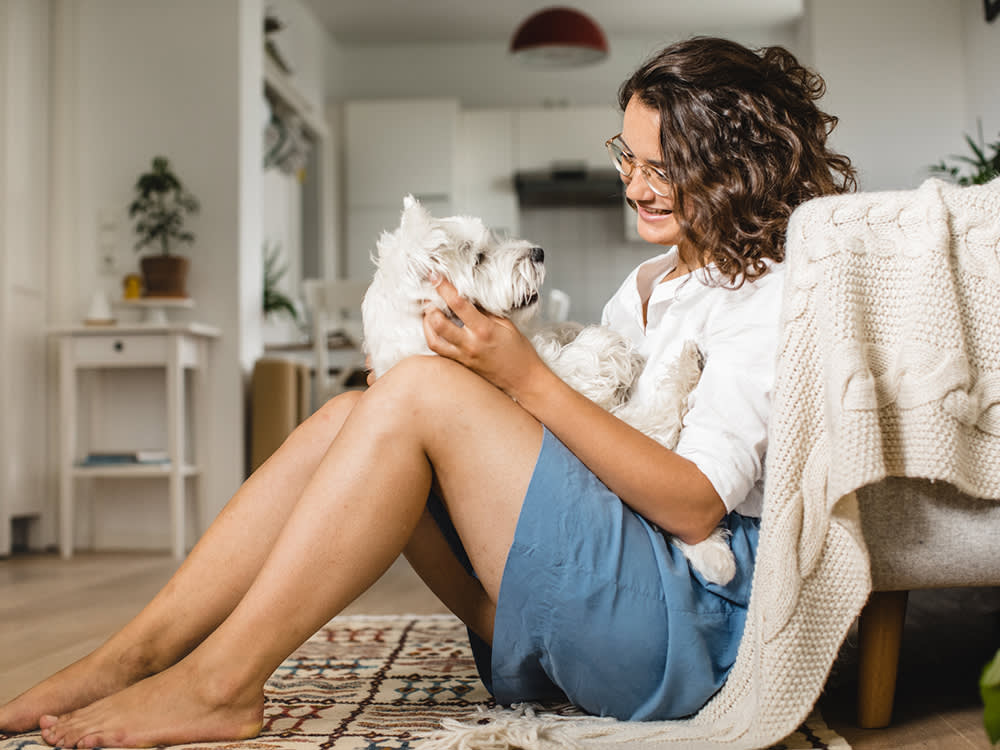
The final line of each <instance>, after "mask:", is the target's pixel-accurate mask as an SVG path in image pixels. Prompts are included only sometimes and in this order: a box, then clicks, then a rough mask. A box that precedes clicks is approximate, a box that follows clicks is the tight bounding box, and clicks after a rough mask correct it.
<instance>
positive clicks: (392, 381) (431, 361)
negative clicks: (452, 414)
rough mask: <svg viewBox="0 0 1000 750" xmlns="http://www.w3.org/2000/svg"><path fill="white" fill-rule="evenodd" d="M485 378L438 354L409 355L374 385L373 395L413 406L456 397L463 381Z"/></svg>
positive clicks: (479, 383)
mask: <svg viewBox="0 0 1000 750" xmlns="http://www.w3.org/2000/svg"><path fill="white" fill-rule="evenodd" d="M485 382H486V381H484V380H483V379H482V378H480V377H479V376H478V375H476V374H475V373H474V372H472V371H471V370H469V369H468V368H466V367H464V366H462V365H460V364H458V363H457V362H455V361H453V360H450V359H448V358H447V357H438V356H436V355H416V356H412V357H407V358H406V359H404V360H402V361H401V362H399V363H398V364H396V365H395V366H393V367H392V368H391V369H390V370H389V371H388V372H386V373H385V374H384V375H382V377H380V378H379V379H378V380H377V381H375V384H374V385H373V386H372V387H371V389H370V390H371V392H372V395H373V397H374V396H375V395H376V394H378V398H379V400H387V401H388V400H395V401H398V402H401V403H403V404H407V405H410V406H417V405H419V404H426V403H427V402H428V401H436V400H437V399H439V398H441V397H442V396H444V398H445V400H448V401H450V400H453V398H454V396H455V394H456V393H457V390H458V389H460V388H462V384H463V383H469V384H475V385H482V384H485Z"/></svg>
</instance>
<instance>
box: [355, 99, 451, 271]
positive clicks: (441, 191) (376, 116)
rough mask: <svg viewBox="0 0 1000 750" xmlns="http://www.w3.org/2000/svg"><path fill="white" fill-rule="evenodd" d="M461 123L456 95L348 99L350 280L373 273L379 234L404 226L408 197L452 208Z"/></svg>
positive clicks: (439, 210) (442, 210) (437, 208)
mask: <svg viewBox="0 0 1000 750" xmlns="http://www.w3.org/2000/svg"><path fill="white" fill-rule="evenodd" d="M458 121H459V107H458V100H456V99H379V100H352V101H348V102H345V104H344V137H345V141H346V148H345V153H344V170H345V174H346V178H347V183H346V186H345V192H346V196H347V197H346V207H347V217H346V225H347V228H346V239H347V248H346V261H347V262H346V269H347V276H348V277H349V278H367V277H370V276H371V274H372V271H373V270H374V268H373V266H372V264H371V261H370V259H369V256H370V254H371V251H372V249H373V248H374V247H375V242H376V240H377V239H378V236H379V234H380V233H381V231H383V230H386V229H393V228H394V227H396V226H398V225H399V215H400V212H401V211H402V207H403V196H405V195H407V194H412V195H413V196H414V197H415V198H417V199H418V200H419V201H420V202H421V203H423V204H424V205H425V206H426V207H427V209H428V210H429V211H431V212H432V213H435V214H437V215H447V214H451V213H453V211H452V206H453V201H454V192H455V172H456V160H455V149H456V142H457V131H458Z"/></svg>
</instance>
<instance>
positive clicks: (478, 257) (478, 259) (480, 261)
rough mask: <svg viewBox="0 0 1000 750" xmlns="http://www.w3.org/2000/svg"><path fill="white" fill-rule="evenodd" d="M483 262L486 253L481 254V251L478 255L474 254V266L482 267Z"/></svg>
mask: <svg viewBox="0 0 1000 750" xmlns="http://www.w3.org/2000/svg"><path fill="white" fill-rule="evenodd" d="M485 260H486V253H484V252H481V251H480V252H478V253H476V265H477V266H479V265H482V264H483V263H484V262H485Z"/></svg>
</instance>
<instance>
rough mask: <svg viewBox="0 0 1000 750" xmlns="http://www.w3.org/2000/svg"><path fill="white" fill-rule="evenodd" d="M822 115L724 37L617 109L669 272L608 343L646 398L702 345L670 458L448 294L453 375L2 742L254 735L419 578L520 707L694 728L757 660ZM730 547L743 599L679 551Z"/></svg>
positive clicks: (844, 182) (314, 420) (431, 382)
mask: <svg viewBox="0 0 1000 750" xmlns="http://www.w3.org/2000/svg"><path fill="white" fill-rule="evenodd" d="M822 90H823V86H822V81H821V80H820V79H819V78H818V77H817V76H815V75H813V74H811V73H809V72H808V71H806V70H805V69H803V68H802V67H800V66H799V65H798V63H797V62H796V61H795V60H794V58H793V57H792V56H791V55H790V54H789V53H787V52H785V51H784V50H781V49H777V48H772V49H768V50H765V51H764V52H763V54H761V55H758V54H756V53H754V52H751V51H750V50H747V49H745V48H744V47H742V46H740V45H737V44H734V43H732V42H728V41H724V40H719V39H693V40H689V41H685V42H681V43H678V44H675V45H672V46H670V47H668V48H667V49H665V50H664V51H662V52H661V53H660V54H658V55H657V56H655V57H654V58H652V59H651V60H650V61H649V62H647V63H646V64H645V65H643V66H642V67H641V68H640V69H639V70H638V71H637V72H636V73H635V74H634V75H633V76H632V77H631V78H630V79H629V80H628V81H626V82H625V84H624V85H623V86H622V89H621V91H620V96H619V100H620V104H621V106H622V109H623V111H624V119H623V126H622V132H621V134H620V135H619V136H616V137H615V138H612V139H611V140H610V141H609V143H608V148H609V151H610V153H611V155H612V159H613V160H614V163H615V165H616V166H617V167H618V169H619V171H620V173H621V177H622V180H623V182H624V183H625V185H626V195H627V197H628V199H629V201H630V203H631V204H632V205H633V207H634V208H635V209H636V211H637V222H638V229H639V233H640V235H641V236H642V237H643V238H644V239H646V240H647V241H649V242H651V243H654V244H657V245H662V246H664V247H665V248H669V250H667V252H666V253H665V254H663V255H659V256H657V257H656V258H654V259H652V260H651V261H648V262H647V263H644V264H643V265H641V266H640V267H639V268H637V269H636V270H635V271H634V272H633V273H632V274H631V275H630V276H629V278H628V279H627V280H626V281H625V283H624V284H623V285H622V287H621V289H620V290H619V291H618V293H617V294H616V295H615V296H614V297H613V298H612V300H611V301H610V302H609V303H608V306H607V308H606V310H605V319H606V322H607V323H608V324H610V325H612V326H614V327H616V328H617V329H619V330H620V331H622V332H623V333H625V334H627V335H629V336H631V337H633V338H634V339H635V341H636V343H637V344H638V345H639V347H640V348H641V349H642V350H643V351H644V352H645V353H646V354H647V355H648V357H649V364H648V366H647V372H653V371H654V370H655V369H656V368H657V367H659V366H662V365H663V364H664V363H667V362H669V361H670V358H671V357H672V356H674V355H676V352H677V351H678V350H679V347H680V345H681V344H682V343H683V341H684V340H687V339H694V340H695V341H696V342H697V343H698V345H699V348H700V349H701V351H702V354H703V355H704V359H705V367H704V371H703V374H702V377H701V380H700V382H699V385H698V387H697V389H696V390H695V392H694V393H693V396H692V402H691V408H690V411H689V413H688V416H687V420H686V424H685V428H684V430H683V432H682V435H681V439H680V443H679V444H678V446H677V449H676V450H675V451H670V450H667V449H666V448H663V447H662V446H660V445H659V444H658V443H656V442H654V441H653V440H651V439H649V438H647V437H645V436H644V435H642V434H641V433H639V432H637V431H636V430H634V429H632V428H631V427H629V426H627V425H626V424H624V423H623V422H621V421H620V420H618V419H617V418H615V417H614V416H612V415H610V414H608V413H606V412H604V411H602V410H601V409H599V408H597V407H596V406H594V405H593V404H592V403H591V402H589V401H588V400H586V399H585V398H583V397H582V396H580V395H579V394H577V393H576V392H575V391H573V390H571V389H570V388H569V387H567V386H566V385H565V384H563V383H562V382H561V381H560V380H558V379H557V378H556V377H555V376H554V375H553V374H552V373H551V371H549V370H548V369H547V368H546V367H545V366H544V364H542V362H541V361H540V360H539V358H538V357H537V355H536V354H535V352H534V350H533V349H532V347H531V345H530V344H529V342H528V341H527V340H526V339H525V338H524V337H523V336H522V335H521V334H520V333H519V332H518V331H517V330H516V329H515V328H514V327H513V326H512V325H511V324H510V322H509V321H507V320H505V319H501V318H496V317H491V316H488V315H484V314H482V313H480V312H479V311H478V310H477V309H476V308H475V307H474V306H472V305H471V304H469V303H468V302H467V301H465V300H463V299H461V298H459V297H458V296H457V295H456V293H455V290H454V288H453V287H452V286H451V285H450V284H449V283H447V282H445V281H441V282H439V285H438V290H439V292H440V293H441V295H442V296H443V297H444V299H445V300H446V301H447V302H448V304H449V306H450V307H451V309H452V310H453V311H454V313H455V314H456V315H457V316H458V318H460V319H461V322H462V323H463V325H462V326H461V327H459V326H457V325H455V324H453V323H452V322H451V321H449V320H448V319H447V318H446V317H444V316H443V315H442V314H440V313H439V312H429V313H427V315H426V316H425V321H424V330H425V334H426V337H427V340H428V343H429V345H430V347H431V349H432V350H433V351H435V352H436V353H437V354H439V355H441V356H439V357H417V358H412V359H408V360H405V361H404V362H402V363H400V364H399V365H398V366H396V367H394V368H393V369H392V370H390V371H389V372H388V373H386V374H385V375H384V376H383V377H381V378H380V379H379V380H378V382H375V383H373V384H372V385H371V387H370V388H369V389H368V391H366V392H365V393H363V394H359V393H348V394H344V395H342V396H339V397H337V398H335V399H333V400H331V401H330V402H329V403H327V404H326V405H325V406H324V407H322V408H321V409H320V410H319V411H318V412H317V413H316V414H315V415H313V416H312V417H311V418H310V419H309V420H307V421H306V422H305V423H304V424H303V425H302V426H301V427H299V428H298V429H297V430H296V431H295V432H294V433H293V434H292V435H291V436H290V437H289V438H288V440H287V441H286V442H285V444H284V445H282V447H281V448H280V449H279V450H278V451H277V452H276V453H275V454H274V456H272V457H271V459H270V460H268V461H267V462H266V463H265V464H264V466H262V467H261V468H260V469H259V470H258V471H257V472H256V473H255V474H254V475H253V476H252V477H250V479H248V480H247V481H246V483H245V484H244V485H243V486H242V487H241V488H240V490H239V491H238V492H237V494H236V495H235V496H234V497H233V499H232V500H231V501H230V502H229V503H228V504H227V506H226V507H225V508H224V509H223V511H222V513H221V514H220V515H219V517H218V518H217V519H216V521H215V522H214V523H213V524H212V526H211V527H210V528H209V530H208V531H207V533H206V534H205V535H204V537H203V538H202V539H201V541H200V542H199V543H198V544H197V546H196V547H195V548H194V550H193V551H192V552H191V554H190V555H189V557H188V558H187V560H186V561H185V562H184V564H183V565H182V566H181V568H180V569H179V570H178V571H177V573H176V574H175V575H174V577H173V578H172V579H171V581H170V582H169V583H168V584H167V585H166V586H165V587H164V589H163V590H162V591H161V592H160V593H159V594H158V595H157V596H156V597H155V598H154V599H153V601H152V602H151V603H150V604H149V605H147V607H146V608H145V609H143V611H142V612H140V613H139V615H137V616H136V618H135V619H134V620H133V621H132V622H130V623H129V624H128V625H126V626H125V627H124V628H123V629H122V630H121V631H120V632H119V633H117V634H116V635H115V636H113V637H112V638H111V639H110V640H109V641H108V642H107V643H106V644H104V645H103V646H101V647H100V648H98V649H97V650H96V651H95V652H94V653H93V654H91V655H90V656H88V657H86V658H85V659H83V660H81V661H80V662H77V663H76V664H74V665H72V666H70V667H68V668H67V669H65V670H63V671H62V672H60V673H58V674H57V675H55V676H54V677H52V678H49V679H48V680H46V681H44V682H42V683H41V684H39V685H38V686H36V687H35V688H33V689H32V690H30V691H28V692H27V693H25V694H24V695H23V696H21V697H20V698H18V699H16V700H15V701H13V702H12V703H10V704H9V705H8V706H6V707H4V708H3V709H2V710H0V728H3V729H6V730H8V731H10V730H15V731H19V730H24V729H28V728H31V727H33V726H35V725H39V724H40V725H41V727H42V733H43V737H44V738H45V740H46V741H48V742H49V743H51V744H54V745H61V746H66V745H69V746H72V745H76V746H78V747H91V746H98V745H114V746H123V745H124V746H141V745H156V744H175V743H181V742H187V741H195V740H230V739H237V738H246V737H251V736H254V735H256V734H257V733H258V732H259V731H260V727H261V721H262V716H263V708H264V697H263V686H264V683H265V681H266V680H267V678H268V677H269V676H270V674H271V673H272V672H273V670H274V669H275V668H276V667H277V666H278V665H279V664H280V663H281V661H282V660H283V659H284V658H285V657H286V656H287V655H288V654H289V653H290V652H291V651H292V650H293V649H295V648H296V647H297V646H298V645H299V644H300V643H302V642H303V641H304V640H305V639H306V638H308V637H309V636H310V635H311V634H312V633H314V632H315V631H316V630H317V629H318V628H319V627H321V626H322V625H323V624H324V623H325V622H326V621H328V620H329V619H330V618H331V617H333V616H334V615H335V614H337V613H338V612H340V611H341V610H342V609H343V608H344V607H345V606H346V605H347V604H348V603H349V602H350V601H352V600H353V599H354V598H355V597H357V596H358V595H359V594H360V593H361V592H362V591H364V590H365V589H366V588H368V586H370V585H371V584H372V583H374V582H375V581H376V580H377V579H378V578H379V576H380V575H381V574H382V573H383V572H384V571H385V570H386V568H387V567H388V566H389V565H390V564H391V563H392V562H393V560H395V558H396V557H397V555H398V554H399V553H400V552H404V553H405V554H406V556H407V558H408V559H409V560H410V562H411V564H412V565H413V566H414V568H415V569H416V570H417V571H418V572H419V573H420V575H421V576H422V577H423V578H424V580H425V581H426V582H427V583H428V585H429V586H430V588H431V589H432V590H433V591H434V592H435V593H436V594H437V595H438V596H439V597H440V598H441V599H442V600H443V601H444V602H445V603H446V604H447V605H448V606H449V608H451V609H452V610H453V611H454V612H455V613H456V614H457V615H458V616H459V617H461V618H462V619H463V620H464V621H465V622H466V623H467V624H468V626H469V628H470V631H471V633H472V634H473V642H474V648H475V651H476V656H477V663H478V664H479V666H480V671H481V673H482V676H483V679H484V681H485V682H486V684H487V685H488V686H489V687H490V688H491V690H493V692H494V694H495V695H496V697H497V699H498V700H499V701H501V702H510V701H515V700H528V699H537V698H544V697H549V696H553V695H565V696H567V697H568V698H569V699H570V700H572V701H574V702H576V703H577V704H579V705H581V706H582V707H583V708H585V709H587V710H589V711H591V712H594V713H601V714H607V715H612V716H617V717H619V718H623V719H664V718H673V717H679V716H684V715H687V714H690V713H692V712H694V711H696V710H698V708H700V707H701V706H702V705H704V703H705V702H706V701H707V700H708V699H709V698H710V697H711V695H712V694H713V693H714V692H715V691H716V690H717V689H718V688H719V686H720V685H721V684H722V682H723V680H724V679H725V676H726V674H727V672H728V670H729V668H730V666H731V665H732V663H733V661H734V659H735V655H736V649H737V646H738V643H739V638H740V635H741V632H742V628H743V621H744V618H745V611H746V605H747V600H748V597H749V588H750V580H751V577H752V572H753V563H754V553H755V549H756V542H757V530H758V525H759V520H758V516H759V512H760V499H761V477H762V462H763V457H764V451H765V447H766V423H767V415H768V392H769V389H770V387H771V380H772V377H773V375H772V370H773V359H774V354H775V348H776V341H777V328H778V315H779V308H780V298H781V272H780V269H781V266H780V262H781V260H782V258H783V251H784V240H783V235H784V231H785V227H786V224H787V220H788V216H789V214H790V213H791V211H792V209H793V208H794V207H795V206H796V205H797V204H799V203H801V202H802V201H804V200H806V199H808V198H810V197H813V196H817V195H823V194H827V193H835V192H842V191H845V190H847V189H849V188H851V187H852V186H853V170H852V169H851V166H850V162H849V160H848V159H846V158H845V157H843V156H840V155H837V154H835V153H833V152H831V151H830V150H829V149H828V148H827V146H826V138H827V134H828V132H829V130H830V128H831V127H832V126H833V124H834V122H835V120H834V118H832V117H830V116H828V115H826V114H824V113H822V112H821V111H819V110H818V109H817V107H816V105H815V100H816V99H817V98H818V97H819V96H820V95H821V94H822ZM640 387H649V384H648V383H644V384H640ZM428 496H431V497H432V501H431V502H430V503H428V502H427V498H428ZM720 523H722V524H724V525H725V526H726V528H728V529H729V530H730V532H731V544H732V547H733V551H734V554H735V556H736V559H737V561H738V565H739V568H738V572H737V575H736V576H735V578H734V579H733V581H732V582H731V583H729V584H727V585H726V586H719V585H716V584H710V583H707V582H705V581H704V580H703V579H701V578H700V577H699V576H698V575H697V574H695V573H693V572H692V571H691V569H690V568H689V567H688V565H687V563H686V561H685V559H684V558H683V556H682V555H680V554H679V552H678V551H677V550H676V548H675V547H673V546H672V545H671V544H669V543H668V542H667V540H666V538H665V536H664V534H663V532H662V531H661V530H664V531H667V532H669V533H670V534H673V535H675V536H676V537H678V538H680V539H682V540H684V541H687V542H697V541H700V540H701V539H704V538H705V537H706V536H707V535H708V534H709V533H710V532H711V531H712V530H713V529H714V528H715V527H716V526H718V525H719V524H720ZM466 567H468V569H469V571H471V573H470V572H467V571H466ZM490 645H491V646H492V648H490Z"/></svg>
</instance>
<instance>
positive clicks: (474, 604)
mask: <svg viewBox="0 0 1000 750" xmlns="http://www.w3.org/2000/svg"><path fill="white" fill-rule="evenodd" d="M403 553H404V554H405V555H406V559H407V560H408V561H409V563H410V566H411V567H412V568H413V569H414V570H415V571H416V572H417V575H419V576H420V578H421V579H422V580H423V582H424V583H426V584H427V586H428V588H430V590H431V591H433V592H434V594H435V596H437V598H438V599H440V600H441V601H442V602H444V604H445V605H446V606H447V607H448V609H450V610H451V611H452V612H453V613H454V614H455V615H457V616H458V617H459V618H460V619H461V620H462V621H463V622H464V623H465V624H466V625H468V626H469V627H470V628H472V630H473V632H474V633H475V634H476V635H478V636H479V637H480V638H482V639H483V640H484V641H486V643H492V642H493V619H494V617H495V616H496V611H497V606H496V603H495V602H494V600H493V599H490V596H489V594H487V593H486V589H484V588H483V585H482V584H481V583H480V582H479V581H478V580H477V579H476V578H474V577H473V576H471V575H469V573H468V572H467V571H466V570H465V568H464V567H462V563H460V562H459V561H458V558H457V557H455V553H454V552H452V551H451V547H449V546H448V542H447V540H445V538H444V534H442V533H441V529H440V528H438V525H437V523H436V522H435V521H434V518H433V517H432V516H431V514H430V512H429V511H426V510H425V511H424V514H423V515H422V516H421V517H420V521H419V522H418V523H417V527H416V529H414V533H413V536H411V537H410V541H409V543H408V544H407V545H406V549H404V550H403Z"/></svg>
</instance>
